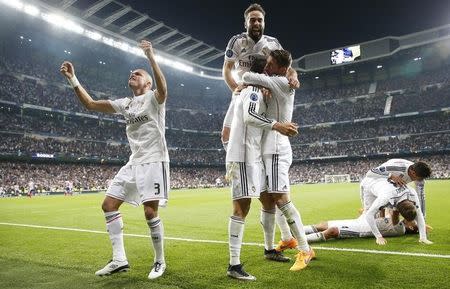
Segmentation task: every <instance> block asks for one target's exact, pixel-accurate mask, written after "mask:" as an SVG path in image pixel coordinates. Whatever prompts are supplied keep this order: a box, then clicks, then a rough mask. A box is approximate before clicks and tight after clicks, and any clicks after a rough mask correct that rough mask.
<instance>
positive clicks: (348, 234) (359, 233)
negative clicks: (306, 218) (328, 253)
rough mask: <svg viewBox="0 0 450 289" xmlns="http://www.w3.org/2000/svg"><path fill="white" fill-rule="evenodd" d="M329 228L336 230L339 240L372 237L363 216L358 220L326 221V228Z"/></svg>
mask: <svg viewBox="0 0 450 289" xmlns="http://www.w3.org/2000/svg"><path fill="white" fill-rule="evenodd" d="M331 227H336V228H338V230H339V238H340V239H346V238H359V237H369V236H373V234H372V230H371V229H370V226H369V224H368V223H367V221H366V220H365V217H364V215H362V216H361V217H359V218H358V219H351V220H334V221H328V228H331Z"/></svg>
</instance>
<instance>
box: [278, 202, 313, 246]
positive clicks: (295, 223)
mask: <svg viewBox="0 0 450 289" xmlns="http://www.w3.org/2000/svg"><path fill="white" fill-rule="evenodd" d="M280 210H281V211H282V212H283V214H284V215H285V216H286V220H287V222H288V224H289V227H290V228H291V231H292V234H293V235H294V237H295V239H297V241H298V245H297V249H298V250H303V251H306V252H309V250H310V248H309V245H308V241H306V235H305V230H304V229H303V223H302V219H301V217H300V213H299V212H298V211H297V209H296V208H295V207H294V204H292V202H288V203H286V204H284V205H283V206H281V207H280Z"/></svg>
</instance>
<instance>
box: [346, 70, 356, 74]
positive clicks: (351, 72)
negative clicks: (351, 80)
mask: <svg viewBox="0 0 450 289" xmlns="http://www.w3.org/2000/svg"><path fill="white" fill-rule="evenodd" d="M355 72H356V71H354V70H350V71H349V72H348V73H350V74H353V73H355Z"/></svg>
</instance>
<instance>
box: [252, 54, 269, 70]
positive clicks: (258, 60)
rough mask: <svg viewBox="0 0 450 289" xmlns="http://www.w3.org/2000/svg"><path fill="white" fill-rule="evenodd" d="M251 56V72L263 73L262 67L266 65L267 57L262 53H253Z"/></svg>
mask: <svg viewBox="0 0 450 289" xmlns="http://www.w3.org/2000/svg"><path fill="white" fill-rule="evenodd" d="M251 57H252V58H253V61H252V66H251V67H250V71H251V72H256V73H263V72H264V67H265V66H266V63H267V59H266V57H265V56H263V55H259V54H255V55H252V56H251Z"/></svg>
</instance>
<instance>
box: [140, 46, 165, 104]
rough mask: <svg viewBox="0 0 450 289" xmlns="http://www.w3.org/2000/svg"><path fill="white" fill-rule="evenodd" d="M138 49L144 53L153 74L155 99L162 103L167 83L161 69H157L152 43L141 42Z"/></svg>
mask: <svg viewBox="0 0 450 289" xmlns="http://www.w3.org/2000/svg"><path fill="white" fill-rule="evenodd" d="M139 47H140V48H141V49H142V50H143V51H144V53H145V56H147V58H148V60H149V62H150V66H151V67H152V70H153V74H154V77H155V84H156V91H155V97H156V99H157V100H158V103H159V104H162V103H164V101H166V98H167V82H166V78H165V77H164V74H163V73H162V71H161V68H159V65H158V63H157V62H156V59H155V54H154V53H153V47H152V43H151V42H150V41H147V40H142V41H141V43H139Z"/></svg>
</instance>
